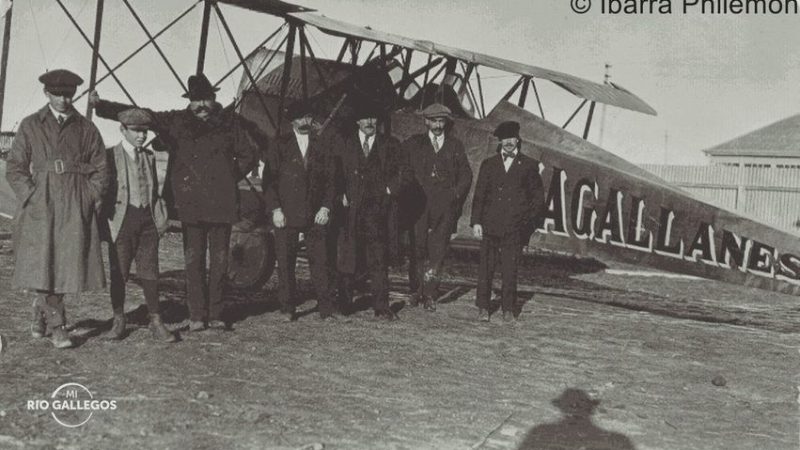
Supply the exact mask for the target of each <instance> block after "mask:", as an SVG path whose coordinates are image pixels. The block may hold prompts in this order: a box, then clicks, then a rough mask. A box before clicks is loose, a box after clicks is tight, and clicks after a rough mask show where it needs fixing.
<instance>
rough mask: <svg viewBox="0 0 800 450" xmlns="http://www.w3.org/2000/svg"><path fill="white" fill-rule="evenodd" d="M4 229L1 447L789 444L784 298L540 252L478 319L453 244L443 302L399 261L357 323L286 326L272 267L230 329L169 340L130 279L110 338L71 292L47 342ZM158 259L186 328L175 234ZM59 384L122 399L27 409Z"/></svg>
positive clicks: (791, 410)
mask: <svg viewBox="0 0 800 450" xmlns="http://www.w3.org/2000/svg"><path fill="white" fill-rule="evenodd" d="M9 239H10V233H9V224H8V222H7V221H6V222H0V292H2V294H0V295H2V298H1V301H0V317H2V321H0V334H1V335H2V336H3V339H4V344H5V346H4V347H5V348H4V350H3V352H2V353H0V380H1V381H0V448H81V449H83V448H98V449H101V448H134V447H144V448H197V449H217V448H247V449H251V448H286V449H298V448H309V449H310V448H326V449H377V448H380V449H383V448H390V449H417V448H426V449H466V448H490V449H533V448H576V449H577V448H586V449H590V448H609V449H612V448H617V449H626V448H637V449H684V448H691V449H694V448H698V449H754V448H759V449H797V448H799V447H800V426H799V425H798V417H800V416H798V407H799V405H798V387H797V386H798V384H800V379H798V367H800V365H798V348H799V347H798V332H800V302H798V299H797V298H796V297H790V296H785V295H780V294H775V293H771V292H767V291H759V290H754V289H747V288H742V287H736V286H729V285H724V284H721V283H717V282H711V281H705V280H696V279H683V278H677V279H676V278H665V277H660V276H658V277H653V276H641V275H635V276H634V275H623V274H619V273H617V272H608V271H606V269H607V267H605V266H604V265H602V264H599V263H597V262H594V261H591V260H576V259H570V258H564V257H559V256H554V255H550V256H547V255H539V256H536V257H532V258H529V259H528V260H526V265H527V266H526V268H525V270H524V273H525V274H524V276H523V280H521V284H522V285H523V286H521V291H522V292H523V298H524V299H526V300H527V302H526V303H525V305H524V307H523V310H522V314H521V316H520V320H519V321H518V322H516V323H513V324H504V323H502V322H501V321H499V320H493V321H492V322H490V323H479V322H476V321H475V317H476V313H477V311H476V309H475V307H474V306H473V301H474V294H475V291H474V289H472V287H471V286H473V284H474V272H475V270H474V268H475V266H474V264H475V261H474V258H473V257H471V256H470V255H468V254H463V253H462V254H456V255H454V256H455V258H453V259H454V262H453V264H452V265H451V271H452V273H453V274H454V276H453V277H452V278H450V279H449V280H448V282H447V283H446V287H447V288H448V290H449V292H448V293H447V295H445V298H444V299H443V300H442V304H440V305H439V308H438V311H437V312H436V313H429V312H425V311H423V310H422V309H419V308H411V307H408V306H406V305H405V301H406V300H407V296H406V295H405V293H406V285H405V282H404V281H405V278H404V277H403V276H402V272H401V271H395V272H393V273H392V302H393V306H394V308H395V309H398V308H399V315H400V317H401V320H400V321H397V322H393V323H385V322H378V321H375V320H374V319H373V318H372V314H371V311H369V310H368V309H366V308H367V304H366V300H367V299H364V301H362V302H361V303H360V305H361V306H362V308H361V309H362V310H361V311H359V312H357V313H356V314H354V315H353V316H351V318H350V319H349V320H345V321H341V320H340V321H338V322H334V323H330V322H322V321H319V320H317V318H316V314H315V313H309V314H307V315H304V316H303V317H301V318H300V319H299V320H298V321H297V322H294V323H283V322H281V321H280V320H279V318H278V317H277V316H278V314H277V313H276V312H275V310H276V308H277V305H276V299H275V286H274V283H275V280H274V279H273V280H271V281H270V283H268V284H267V286H266V287H265V288H264V289H263V290H262V291H260V292H256V293H243V292H231V293H230V295H229V303H228V305H229V307H230V309H231V311H233V312H234V318H235V322H234V323H233V327H232V328H233V329H232V330H229V331H205V332H201V333H188V332H181V337H182V341H181V342H179V343H177V344H173V345H163V344H156V343H154V342H153V341H152V340H151V338H150V335H149V333H148V331H147V329H146V328H145V318H144V310H143V307H142V306H141V305H142V303H143V298H142V295H141V290H140V289H139V287H138V286H137V285H135V283H131V284H129V300H128V304H127V310H128V317H129V319H130V322H131V323H132V324H129V327H130V328H131V333H130V335H129V336H128V337H127V338H126V339H125V340H123V341H121V342H109V341H105V340H103V339H102V334H103V333H104V332H105V331H106V330H107V329H108V328H109V327H110V321H109V319H110V317H111V307H110V304H109V300H108V296H107V295H105V294H93V295H83V296H81V298H80V299H69V303H68V317H69V321H70V323H72V324H73V330H72V336H73V338H75V339H76V340H77V341H78V342H79V343H80V345H79V346H78V347H77V348H75V349H71V350H55V349H53V348H52V346H51V345H50V344H49V343H48V342H47V341H46V340H42V339H40V340H34V339H32V338H31V337H30V335H29V333H28V329H27V327H28V323H29V321H28V317H29V309H30V303H31V300H32V298H33V297H32V296H31V295H30V294H24V293H20V292H16V291H13V290H11V287H10V278H11V274H12V269H13V267H12V256H11V255H10V254H9V252H8V249H9V246H10V240H9ZM161 262H162V278H161V280H160V287H161V290H162V302H164V303H163V304H164V306H165V307H166V318H167V321H168V323H169V324H170V326H171V327H178V326H179V325H180V322H181V321H182V320H183V319H185V315H186V309H185V307H184V306H183V298H184V294H183V272H182V256H181V251H180V236H179V235H177V234H170V235H168V236H167V237H166V239H165V240H164V241H163V245H162V250H161ZM300 267H301V272H303V274H302V275H301V277H300V278H301V280H300V281H301V286H300V287H301V289H302V291H303V292H304V293H305V294H306V296H307V297H311V296H312V294H311V292H310V291H311V289H310V284H309V282H308V279H307V276H306V275H305V270H306V266H305V265H303V264H302V263H301V264H300ZM610 269H618V270H623V269H635V268H631V267H624V266H618V265H614V266H612V267H610ZM314 304H315V303H314V301H313V300H309V301H308V302H306V303H305V304H304V305H303V308H305V309H311V308H313V306H314ZM67 382H77V383H81V384H83V385H84V386H86V387H88V388H89V389H90V390H91V391H92V393H93V395H94V396H95V397H96V398H105V399H114V400H116V401H117V405H118V407H117V409H116V410H114V411H105V412H102V411H100V412H96V413H95V414H94V415H93V416H92V418H91V420H90V421H89V422H88V423H87V424H86V425H83V426H82V427H79V428H74V429H70V428H65V427H63V426H61V425H59V424H57V423H56V422H55V421H54V420H53V418H52V417H51V416H50V414H49V413H44V412H40V411H39V412H37V411H29V410H28V409H27V407H26V400H29V399H39V398H47V397H48V396H49V395H50V394H51V393H52V392H53V390H54V389H55V388H57V387H58V386H59V385H61V384H63V383H67ZM315 444H316V445H315Z"/></svg>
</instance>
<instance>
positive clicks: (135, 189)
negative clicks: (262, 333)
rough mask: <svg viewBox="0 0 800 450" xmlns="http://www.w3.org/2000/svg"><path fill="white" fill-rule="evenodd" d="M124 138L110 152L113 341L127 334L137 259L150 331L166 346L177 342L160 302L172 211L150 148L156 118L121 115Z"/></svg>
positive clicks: (106, 209)
mask: <svg viewBox="0 0 800 450" xmlns="http://www.w3.org/2000/svg"><path fill="white" fill-rule="evenodd" d="M118 120H119V123H120V132H121V133H122V136H123V138H124V139H123V140H122V141H121V142H120V143H119V144H117V145H116V146H114V147H111V148H110V149H108V164H107V167H108V168H109V178H110V179H111V183H110V184H109V190H108V193H107V196H106V200H105V201H104V202H103V203H104V206H105V207H104V208H103V209H104V211H103V213H104V214H103V215H104V218H105V219H106V220H107V223H108V232H109V236H108V237H109V238H110V240H109V245H108V260H109V264H110V266H111V269H110V273H111V306H112V308H113V310H114V323H113V325H112V327H111V332H110V333H109V338H110V339H114V340H118V339H122V338H123V337H124V335H125V283H126V282H127V281H128V275H129V273H130V269H131V262H133V261H134V259H135V260H136V275H137V276H138V277H139V279H140V280H141V284H142V290H143V291H144V300H145V303H146V304H147V312H148V313H149V315H150V331H151V332H152V333H153V336H154V337H155V338H156V339H158V340H160V341H163V342H175V336H174V335H173V334H172V333H171V332H170V331H169V330H168V329H167V328H166V326H164V322H163V321H162V320H161V315H160V314H159V304H158V240H159V236H161V235H162V234H163V233H164V232H165V231H166V230H167V207H166V205H165V204H164V200H163V199H162V198H161V196H160V194H159V192H158V179H157V177H156V164H155V156H154V155H153V152H152V151H151V150H148V149H146V148H144V144H145V141H146V140H147V131H148V130H149V129H150V127H151V125H152V124H151V120H150V115H149V114H148V113H147V112H146V111H144V110H141V109H137V108H133V109H129V110H125V111H123V112H121V113H119V115H118Z"/></svg>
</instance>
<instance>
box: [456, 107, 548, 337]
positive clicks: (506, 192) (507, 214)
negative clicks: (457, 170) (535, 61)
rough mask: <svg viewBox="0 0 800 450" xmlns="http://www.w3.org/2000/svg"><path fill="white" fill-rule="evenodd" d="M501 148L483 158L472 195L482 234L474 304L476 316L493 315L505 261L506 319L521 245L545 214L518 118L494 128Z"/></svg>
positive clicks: (486, 317)
mask: <svg viewBox="0 0 800 450" xmlns="http://www.w3.org/2000/svg"><path fill="white" fill-rule="evenodd" d="M494 135H495V136H497V138H498V139H499V140H500V143H499V144H498V154H497V155H495V156H492V157H490V158H487V159H486V160H484V161H483V163H481V168H480V171H479V172H478V182H477V184H476V185H475V193H474V194H473V199H472V220H471V224H472V230H473V233H474V234H475V237H477V238H480V239H481V250H480V255H481V262H480V267H479V268H478V292H477V297H476V302H475V303H476V304H477V306H478V319H479V320H481V321H486V322H488V321H489V300H490V297H491V294H492V278H493V277H494V272H495V267H496V266H497V263H498V262H499V263H500V265H501V267H502V269H501V270H502V279H503V293H502V302H501V304H502V310H503V321H506V322H510V321H513V320H514V319H515V318H514V308H515V307H516V300H517V266H518V265H519V261H520V259H521V257H522V250H523V248H524V246H525V245H526V244H527V243H528V240H529V239H530V236H531V234H532V233H533V231H534V230H535V229H536V227H537V226H538V224H539V221H540V220H541V217H542V216H541V213H542V211H543V210H544V188H543V185H542V177H541V176H540V175H539V163H538V162H537V161H535V160H533V159H531V158H529V157H527V156H525V155H524V154H522V152H521V151H520V139H519V123H517V122H503V123H501V124H500V125H499V126H498V127H497V129H495V131H494Z"/></svg>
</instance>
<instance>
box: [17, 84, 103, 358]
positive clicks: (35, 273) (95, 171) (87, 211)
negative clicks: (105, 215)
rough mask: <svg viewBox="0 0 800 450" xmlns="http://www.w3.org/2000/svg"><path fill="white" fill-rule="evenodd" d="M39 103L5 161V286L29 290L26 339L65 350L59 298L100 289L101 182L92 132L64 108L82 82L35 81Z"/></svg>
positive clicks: (99, 143)
mask: <svg viewBox="0 0 800 450" xmlns="http://www.w3.org/2000/svg"><path fill="white" fill-rule="evenodd" d="M39 81H41V82H42V84H43V85H44V94H45V96H46V97H47V103H48V104H47V105H45V106H44V107H43V108H41V109H40V110H39V111H38V112H36V113H34V114H32V115H30V116H28V117H26V118H24V119H22V122H21V123H20V124H19V129H18V130H17V134H16V137H15V138H14V142H13V144H12V146H11V150H10V152H9V154H8V158H7V160H6V179H7V180H8V184H9V185H10V186H11V188H12V189H13V190H14V193H15V194H16V197H17V201H18V205H17V206H18V208H17V214H16V216H17V218H16V222H17V223H16V231H15V234H14V256H15V258H16V261H15V266H14V278H13V285H14V286H16V287H19V288H23V289H27V290H31V291H35V292H38V293H40V294H41V296H42V297H40V298H37V299H36V300H35V301H34V307H33V323H32V324H31V334H32V335H33V336H34V337H43V336H45V335H47V334H48V333H50V334H51V341H52V343H53V345H55V346H56V347H57V348H67V347H71V346H72V342H71V340H70V338H69V335H68V333H67V331H66V330H65V328H64V323H65V320H66V319H65V307H64V294H72V293H78V292H82V291H91V290H98V289H101V288H103V287H104V286H105V275H104V271H103V260H102V255H101V252H100V249H101V246H100V236H99V229H98V226H97V223H98V221H97V213H98V211H99V209H100V204H101V201H102V196H103V192H104V191H105V189H106V184H107V180H108V175H107V169H106V155H105V146H104V145H103V140H102V138H101V137H100V132H99V131H98V130H97V127H95V125H94V124H93V123H92V122H91V121H89V120H86V118H84V117H83V116H81V115H80V114H79V113H78V112H77V111H76V110H75V108H73V106H72V97H73V96H74V95H75V90H76V89H77V86H78V85H79V84H81V83H82V82H83V80H82V79H81V78H80V77H79V76H78V75H76V74H74V73H72V72H70V71H68V70H62V69H59V70H53V71H50V72H47V73H45V74H43V75H42V76H40V77H39Z"/></svg>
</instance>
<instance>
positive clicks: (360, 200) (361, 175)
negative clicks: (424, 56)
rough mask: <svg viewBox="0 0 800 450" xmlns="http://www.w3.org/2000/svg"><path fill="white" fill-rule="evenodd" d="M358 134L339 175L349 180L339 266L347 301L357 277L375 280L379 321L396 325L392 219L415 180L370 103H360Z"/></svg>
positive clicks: (349, 139)
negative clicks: (402, 194)
mask: <svg viewBox="0 0 800 450" xmlns="http://www.w3.org/2000/svg"><path fill="white" fill-rule="evenodd" d="M354 116H355V117H354V119H355V122H356V125H357V126H358V129H357V130H353V131H352V132H351V133H349V134H348V135H346V136H345V138H344V143H343V146H342V148H341V150H340V152H339V173H340V174H341V176H342V177H343V178H344V186H343V190H344V192H343V194H342V197H341V203H342V206H344V207H345V210H346V212H345V215H346V217H347V218H346V221H345V224H344V225H343V229H342V230H340V231H339V241H338V248H337V250H338V254H337V258H338V261H337V266H338V268H339V271H340V272H341V273H342V275H343V277H344V279H345V281H344V283H343V284H344V286H343V288H344V291H345V292H344V293H340V295H341V297H344V301H345V302H347V303H348V304H349V303H350V302H351V301H352V284H353V279H354V276H355V274H356V273H360V272H366V273H368V274H369V280H370V289H371V291H372V297H373V299H372V300H373V310H374V313H375V317H377V318H379V319H382V320H388V321H392V320H395V319H397V315H396V314H395V313H394V311H392V309H391V308H390V307H389V272H388V270H389V269H388V253H389V248H388V247H389V244H390V242H394V241H396V239H394V238H393V236H392V234H393V233H396V232H397V228H396V224H392V223H390V222H389V220H388V217H389V213H390V208H391V207H392V202H393V200H394V198H396V197H397V195H398V194H399V193H400V192H401V191H402V190H403V189H404V187H405V184H407V180H408V178H409V174H408V171H407V169H406V167H405V165H404V163H403V159H402V157H401V153H400V147H399V143H398V141H397V139H395V138H393V137H391V136H389V135H385V134H381V133H378V119H379V116H380V110H379V108H378V106H377V105H374V104H372V102H369V101H367V100H361V101H358V102H357V104H356V108H355V114H354Z"/></svg>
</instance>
